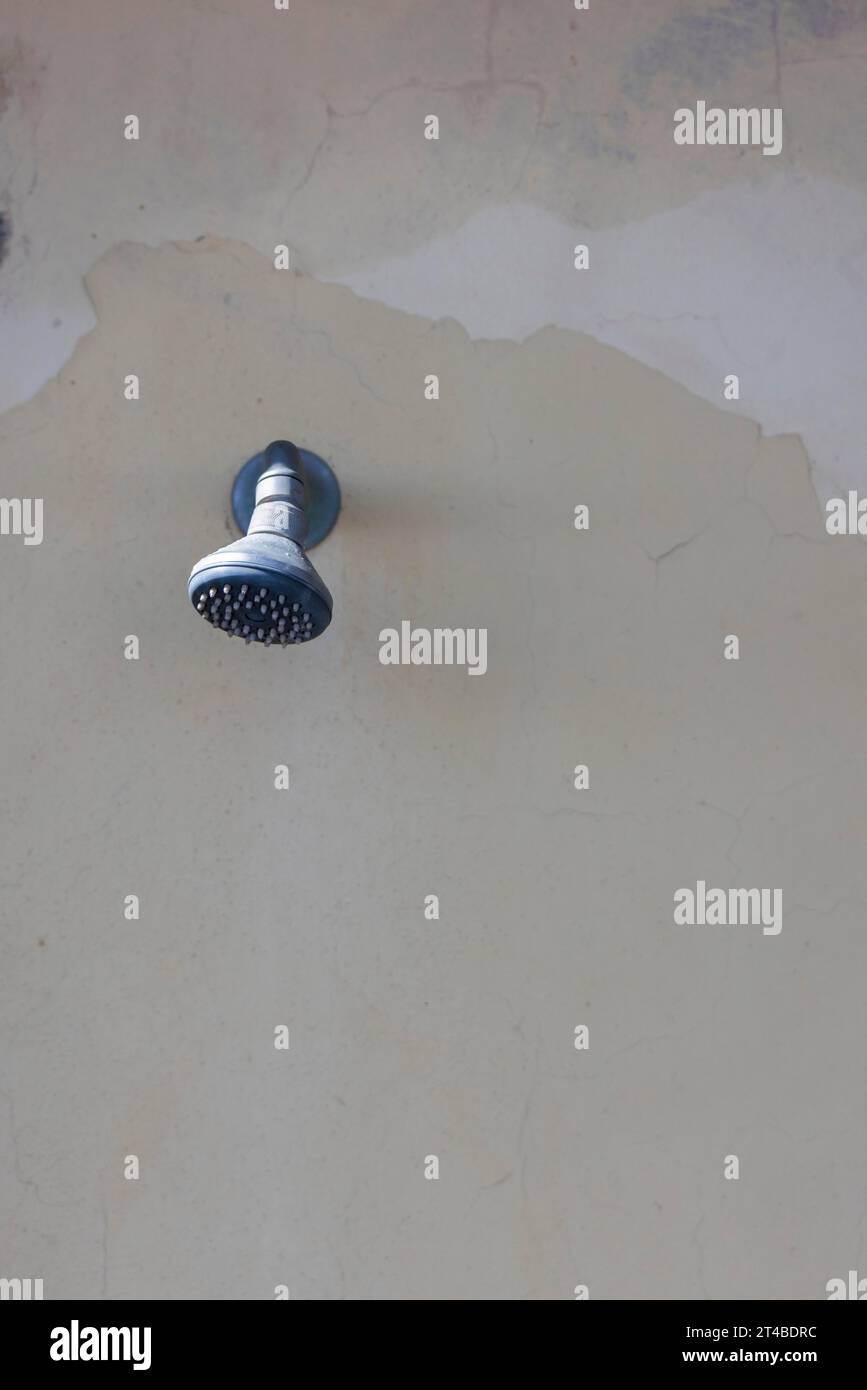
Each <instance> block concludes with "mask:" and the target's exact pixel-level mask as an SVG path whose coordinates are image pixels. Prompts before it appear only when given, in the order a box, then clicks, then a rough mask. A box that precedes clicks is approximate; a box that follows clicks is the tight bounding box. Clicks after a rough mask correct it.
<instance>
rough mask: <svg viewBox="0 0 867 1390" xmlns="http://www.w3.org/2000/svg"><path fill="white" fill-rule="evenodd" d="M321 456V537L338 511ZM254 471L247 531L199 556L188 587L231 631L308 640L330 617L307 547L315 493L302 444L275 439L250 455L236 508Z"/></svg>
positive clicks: (279, 641)
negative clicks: (309, 509)
mask: <svg viewBox="0 0 867 1390" xmlns="http://www.w3.org/2000/svg"><path fill="white" fill-rule="evenodd" d="M306 457H307V458H308V459H315V455H309V454H308V455H306ZM316 463H317V464H318V465H319V468H321V469H324V470H326V471H327V475H328V478H329V479H330V482H327V480H326V479H325V475H324V474H323V475H322V476H321V477H320V474H319V470H318V469H317V479H318V483H317V489H318V494H319V495H318V496H317V497H316V498H315V499H314V501H315V502H316V503H317V504H318V505H317V529H318V538H319V539H321V538H322V536H323V535H324V534H327V532H328V530H330V529H331V526H332V525H333V523H334V520H335V519H336V515H337V510H338V509H339V505H340V493H339V490H338V489H337V482H336V479H334V475H333V474H332V473H331V470H330V469H329V468H328V465H327V464H325V463H323V462H322V460H319V459H316ZM262 465H264V469H263V468H262ZM252 473H255V474H256V476H257V481H256V485H255V489H256V490H255V506H254V508H253V513H252V516H251V517H250V520H249V525H248V527H247V534H246V536H245V537H244V538H243V539H242V540H239V541H233V542H232V544H231V545H224V546H223V547H222V549H221V550H215V551H214V552H213V554H211V555H206V556H205V558H204V559H203V560H200V561H199V562H198V564H197V565H196V566H195V567H194V569H193V572H192V574H191V575H190V578H189V583H188V585H187V592H188V594H189V597H190V600H191V602H192V604H193V606H194V608H195V609H196V611H197V612H198V613H200V614H201V615H202V617H203V618H204V619H205V621H206V622H209V623H211V625H212V626H213V627H215V628H217V629H218V630H219V631H221V632H225V633H227V634H228V635H229V636H230V637H243V638H244V639H245V641H246V642H261V643H263V644H264V645H265V646H266V647H270V646H281V647H287V646H294V645H296V644H297V643H299V642H309V641H310V640H311V638H313V637H318V636H319V634H320V633H322V632H324V631H325V629H326V628H327V626H328V624H329V623H330V622H331V610H332V600H331V595H330V593H329V592H328V590H327V588H326V587H325V585H324V584H323V582H322V580H321V579H320V577H319V575H318V574H317V572H316V570H315V569H314V567H313V565H312V564H311V563H310V561H309V560H308V558H307V554H306V550H305V543H306V541H307V534H308V521H307V507H308V504H309V502H310V497H309V485H308V477H307V472H306V470H305V464H304V461H303V459H302V456H301V452H300V451H299V450H298V449H297V448H296V447H295V445H294V444H290V443H289V442H288V440H285V439H278V440H275V441H274V443H273V444H269V445H268V448H267V449H266V450H265V452H264V454H262V455H257V456H256V458H255V459H251V460H250V462H249V463H248V464H247V465H246V466H245V468H244V469H242V470H241V473H240V474H239V476H238V479H237V480H236V487H235V491H234V493H233V501H234V503H235V510H236V515H237V514H238V513H239V512H243V511H244V507H243V491H244V486H245V482H244V481H242V480H246V485H249V482H250V480H251V474H252ZM323 484H325V486H324V487H323ZM239 498H240V500H239ZM326 513H327V515H326ZM326 523H327V524H326Z"/></svg>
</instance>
